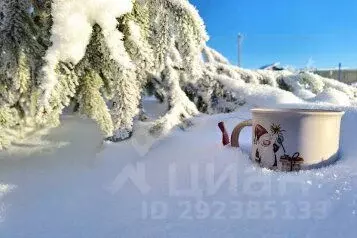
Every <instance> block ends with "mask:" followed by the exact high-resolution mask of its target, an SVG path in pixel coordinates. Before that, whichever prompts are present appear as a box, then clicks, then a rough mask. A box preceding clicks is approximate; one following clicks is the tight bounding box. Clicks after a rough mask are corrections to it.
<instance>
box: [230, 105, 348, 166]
mask: <svg viewBox="0 0 357 238" xmlns="http://www.w3.org/2000/svg"><path fill="white" fill-rule="evenodd" d="M251 111H252V115H253V117H252V119H251V120H247V121H243V122H241V123H240V124H238V125H237V126H236V127H235V128H234V130H233V132H232V135H231V145H232V146H233V147H239V143H238V141H239V133H240V131H241V130H242V129H243V128H244V127H246V126H252V127H253V130H252V153H251V159H252V160H253V161H256V162H257V163H259V164H260V165H261V166H262V167H265V168H269V169H275V170H281V171H297V170H300V169H309V168H313V167H318V166H323V165H326V164H329V163H331V162H334V161H335V160H337V159H338V154H339V140H340V124H341V118H342V116H343V114H344V112H342V111H329V110H320V109H316V110H315V109H267V108H256V109H252V110H251Z"/></svg>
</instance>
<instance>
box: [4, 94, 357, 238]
mask: <svg viewBox="0 0 357 238" xmlns="http://www.w3.org/2000/svg"><path fill="white" fill-rule="evenodd" d="M326 105H327V104H326ZM319 106H323V104H319ZM328 106H331V105H330V104H328ZM146 108H147V110H148V113H149V114H150V115H155V114H157V113H158V112H160V111H162V108H161V109H160V108H159V109H158V108H157V106H156V105H155V102H153V101H152V100H149V101H147V102H146ZM344 109H345V110H346V111H347V112H346V114H345V116H344V118H343V121H342V129H341V130H342V131H341V133H342V134H341V152H342V157H341V159H340V160H339V161H338V163H336V164H334V165H332V166H330V167H326V168H323V169H318V170H311V171H303V172H299V173H279V172H273V171H269V170H266V169H261V168H259V167H256V166H255V165H253V164H252V163H251V161H250V160H249V158H248V154H249V152H248V151H249V149H250V145H249V144H250V140H251V138H250V130H249V129H244V131H243V135H242V138H241V144H243V149H242V150H241V149H233V148H230V147H223V146H222V145H221V134H220V131H219V129H218V127H217V123H218V122H219V121H224V122H225V123H226V126H227V127H228V129H229V130H231V129H232V128H233V126H234V125H235V124H237V123H239V122H240V121H242V120H244V119H247V118H249V117H250V113H249V108H248V107H242V108H241V109H240V110H238V111H237V112H234V113H231V114H220V115H214V116H200V117H197V118H195V119H194V120H193V122H194V125H193V127H191V128H189V129H187V130H186V131H182V130H181V129H179V128H178V129H175V130H174V131H172V133H170V134H169V135H168V136H167V137H166V138H163V139H161V140H160V141H155V140H152V138H148V137H142V135H141V134H140V133H137V135H136V136H134V137H133V138H132V139H131V140H128V141H125V142H122V143H118V144H104V145H101V143H100V141H101V137H100V134H99V132H98V129H97V127H96V126H94V124H93V123H92V122H90V121H87V120H82V119H79V118H76V117H73V116H67V117H64V118H63V123H62V125H61V127H60V128H55V129H52V130H51V131H49V132H39V133H38V134H34V135H33V138H31V140H27V142H21V141H20V142H19V143H17V144H16V145H14V147H13V148H12V149H10V150H9V151H7V152H1V154H0V156H1V159H0V237H1V238H20V237H24V238H32V237H33V238H48V237H51V238H60V237H61V238H63V237H70V238H72V237H73V238H79V237H85V238H102V237H105V238H111V237H113V238H114V237H115V238H117V237H125V238H139V237H153V238H161V237H180V238H182V237H185V238H191V237H192V238H198V237H205V238H209V237H212V238H215V237H224V238H229V237H232V238H233V237H267V238H270V237H271V238H273V237H274V238H277V237H279V238H280V237H284V238H285V237H331V238H332V237H333V238H336V237H344V238H348V237H351V238H352V237H356V236H357V226H356V224H357V151H356V145H357V142H356V140H355V137H356V135H357V127H356V121H357V109H356V108H344ZM136 127H137V131H139V132H140V127H141V125H137V126H136ZM149 147H151V148H149ZM96 152H97V153H96Z"/></svg>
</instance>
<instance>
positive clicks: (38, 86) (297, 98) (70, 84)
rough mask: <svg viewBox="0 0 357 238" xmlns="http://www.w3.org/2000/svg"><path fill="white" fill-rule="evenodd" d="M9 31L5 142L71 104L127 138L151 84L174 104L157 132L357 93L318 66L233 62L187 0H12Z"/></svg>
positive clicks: (5, 39)
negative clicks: (215, 45)
mask: <svg viewBox="0 0 357 238" xmlns="http://www.w3.org/2000/svg"><path fill="white" fill-rule="evenodd" d="M0 38H1V39H0V48H1V51H0V53H1V54H0V147H6V145H8V144H9V143H11V142H12V141H16V140H17V137H19V136H21V137H25V136H26V133H30V132H31V130H36V129H38V128H39V127H51V126H56V125H58V124H59V123H60V120H59V118H60V115H61V114H62V113H63V110H64V109H65V108H73V110H72V113H79V114H81V115H83V116H87V117H90V118H92V119H93V120H95V121H96V122H97V123H98V124H99V126H100V128H101V129H102V131H103V134H104V135H105V136H110V137H109V138H110V139H112V140H115V141H117V140H122V139H125V138H127V137H129V136H130V135H131V134H132V133H135V131H133V123H134V120H135V119H141V118H147V116H145V111H144V110H143V108H142V107H141V105H142V104H141V100H142V95H143V94H145V93H147V91H148V88H150V89H151V93H153V94H154V95H155V96H156V97H157V98H158V99H159V100H160V101H161V102H164V103H166V104H167V105H168V108H167V113H166V114H165V115H163V116H162V117H161V118H159V119H157V120H156V121H152V122H151V123H150V128H148V133H151V134H152V135H153V136H162V135H164V134H166V133H168V132H169V131H170V130H171V129H172V128H173V127H175V126H176V125H179V124H180V125H184V126H187V125H190V123H187V122H189V119H190V118H191V117H192V116H195V115H197V114H199V113H200V112H202V113H221V112H231V111H234V110H236V109H237V108H238V107H240V106H242V105H244V104H249V105H252V106H253V105H261V104H264V103H265V104H274V103H279V102H280V101H284V102H286V101H291V102H301V101H302V102H304V101H308V100H311V99H312V98H314V97H315V96H316V98H317V99H319V98H320V99H321V98H326V97H328V96H329V95H330V94H331V92H330V91H331V90H335V91H338V92H339V93H341V95H343V96H344V97H345V99H344V100H343V103H346V101H351V102H352V101H353V100H354V99H355V96H356V90H355V88H353V87H351V86H348V85H345V84H343V83H340V82H337V81H334V80H332V79H326V78H322V77H319V76H317V75H314V74H312V73H308V72H302V73H301V72H292V71H279V72H273V71H267V70H247V69H242V68H239V67H236V66H234V65H231V64H230V63H229V61H228V60H227V59H225V58H224V57H223V56H222V55H221V54H220V53H218V52H217V51H215V50H214V49H212V48H210V47H208V46H207V44H206V43H207V40H208V35H207V33H206V30H205V26H204V22H203V21H202V19H201V18H200V16H199V14H198V12H197V10H196V9H195V8H194V7H193V6H192V5H191V4H190V3H189V2H188V1H187V0H136V1H134V0H52V1H51V0H2V1H1V2H0ZM149 86H150V87H149ZM327 88H328V90H330V91H328V92H327V91H326V90H327ZM320 94H322V95H320ZM332 94H333V95H335V94H334V93H332ZM338 102H340V101H337V103H338Z"/></svg>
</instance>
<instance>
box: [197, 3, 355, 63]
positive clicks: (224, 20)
mask: <svg viewBox="0 0 357 238" xmlns="http://www.w3.org/2000/svg"><path fill="white" fill-rule="evenodd" d="M190 2H191V3H193V4H194V5H195V6H196V8H197V9H198V10H199V13H200V15H201V17H202V18H203V19H204V21H205V23H206V27H207V31H208V34H209V35H210V41H209V42H208V44H209V45H210V46H211V47H213V48H215V49H217V50H218V51H219V52H221V53H222V54H223V55H224V56H226V57H227V58H228V59H229V60H230V61H231V62H232V63H237V35H238V33H239V32H240V33H242V34H243V36H244V39H243V44H242V66H243V67H246V68H258V67H260V66H262V65H265V64H269V63H273V62H280V63H281V65H283V66H285V65H289V66H293V67H296V68H301V67H305V66H306V65H310V66H314V67H318V68H327V67H328V68H330V67H337V65H338V63H339V62H341V63H342V67H349V68H357V1H356V0H338V1H331V0H190Z"/></svg>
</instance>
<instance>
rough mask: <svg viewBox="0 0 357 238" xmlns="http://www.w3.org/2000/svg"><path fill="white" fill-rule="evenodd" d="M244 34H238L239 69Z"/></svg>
mask: <svg viewBox="0 0 357 238" xmlns="http://www.w3.org/2000/svg"><path fill="white" fill-rule="evenodd" d="M241 48H242V34H240V33H239V34H238V67H241V57H242V55H241Z"/></svg>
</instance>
